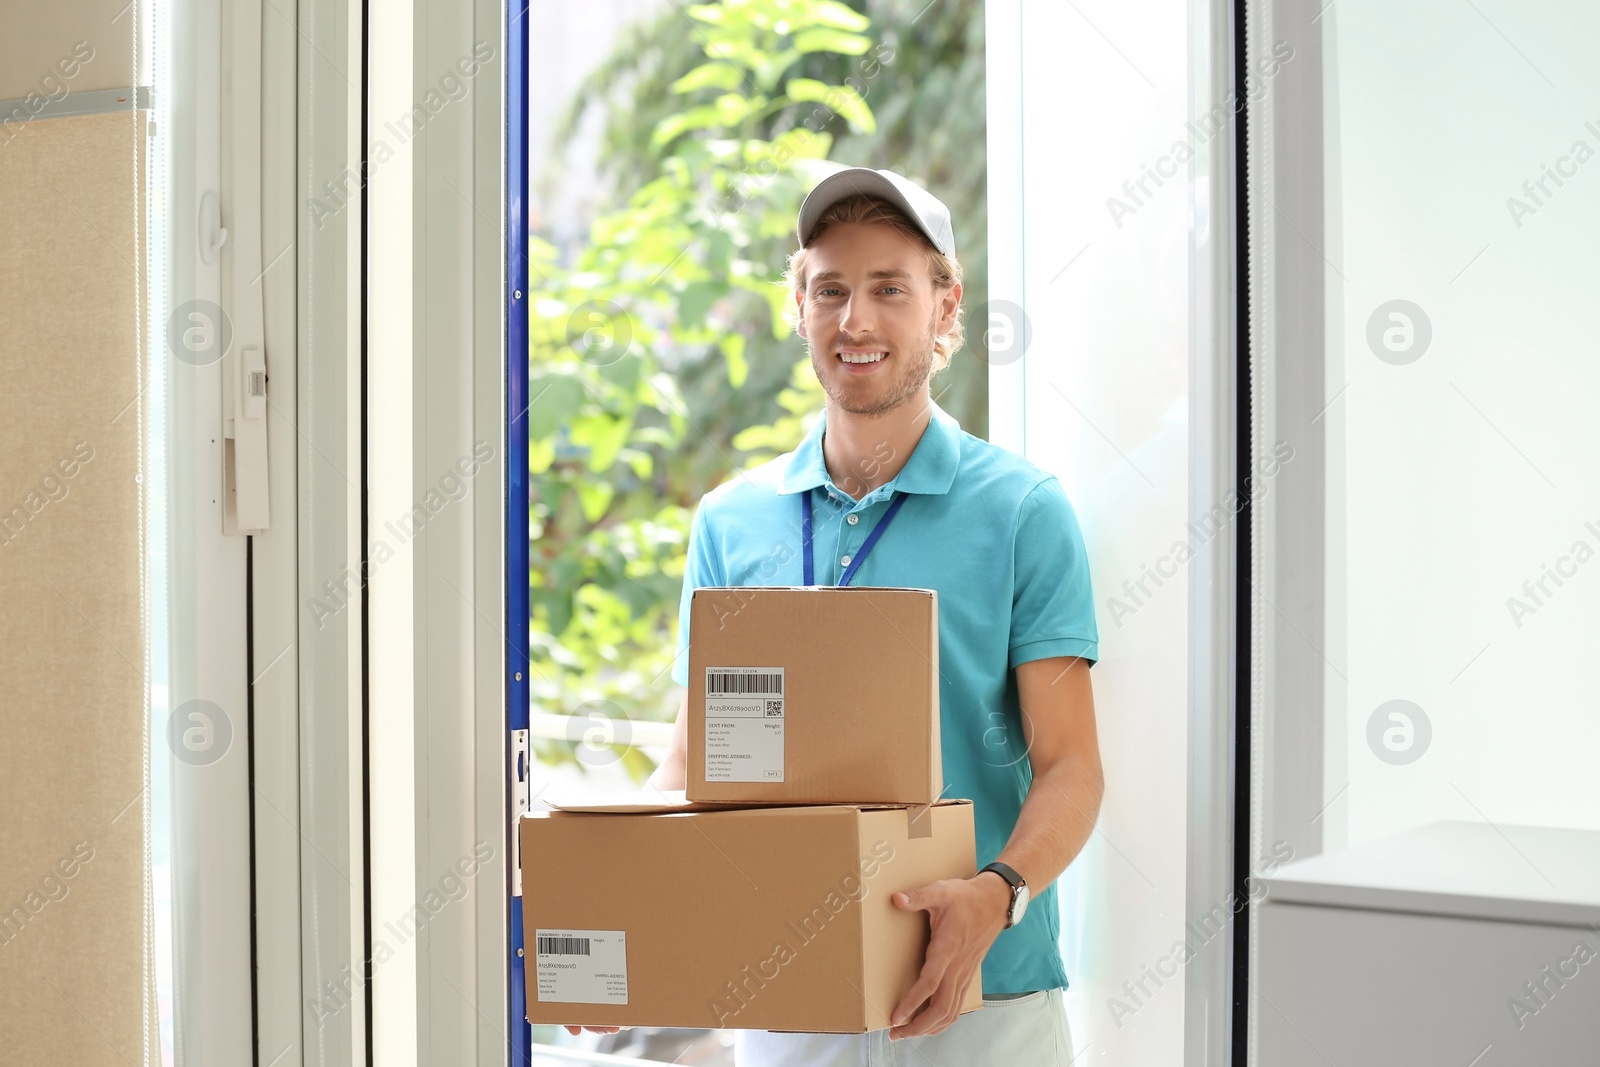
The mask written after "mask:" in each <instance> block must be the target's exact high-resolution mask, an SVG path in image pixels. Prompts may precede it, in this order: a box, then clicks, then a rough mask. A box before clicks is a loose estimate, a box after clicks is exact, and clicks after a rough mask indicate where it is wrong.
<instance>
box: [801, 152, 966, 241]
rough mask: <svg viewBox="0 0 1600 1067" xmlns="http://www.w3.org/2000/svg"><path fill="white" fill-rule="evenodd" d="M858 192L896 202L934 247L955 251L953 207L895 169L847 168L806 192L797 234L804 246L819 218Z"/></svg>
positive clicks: (814, 230) (812, 235)
mask: <svg viewBox="0 0 1600 1067" xmlns="http://www.w3.org/2000/svg"><path fill="white" fill-rule="evenodd" d="M858 194H864V195H866V196H877V197H882V198H883V199H885V200H887V201H889V202H890V203H891V204H894V205H895V206H897V207H898V208H900V210H901V211H904V212H905V213H906V216H907V217H908V218H909V219H911V221H912V222H914V223H916V224H917V228H918V229H920V230H921V231H922V232H923V234H924V235H925V236H926V237H927V238H928V240H929V241H930V242H932V244H933V247H935V248H937V249H938V250H939V251H941V252H943V253H944V254H945V255H947V256H954V255H955V254H956V235H955V230H954V229H952V228H951V226H950V209H949V208H947V207H945V206H944V203H943V202H942V201H940V200H939V198H938V197H936V196H934V195H933V194H932V193H930V192H928V191H927V190H926V189H924V188H923V187H922V186H920V185H918V184H917V183H916V182H914V181H912V180H911V179H910V178H907V177H905V176H903V175H900V174H896V173H895V172H894V171H892V170H872V169H870V168H868V167H847V168H846V169H844V170H841V171H837V172H836V173H833V174H830V175H828V176H827V177H826V178H824V179H822V180H821V181H820V182H818V183H817V185H816V188H814V189H812V190H811V192H810V193H808V194H806V199H805V203H803V204H801V205H800V221H799V224H798V225H797V226H796V227H795V234H796V236H798V237H799V238H800V247H802V248H804V247H805V246H806V245H807V244H809V243H810V242H811V238H813V237H814V236H816V228H817V220H818V219H820V218H822V213H823V212H825V211H827V210H828V208H830V207H832V206H833V205H834V204H837V203H838V202H839V201H841V200H844V199H847V198H849V197H852V196H856V195H858Z"/></svg>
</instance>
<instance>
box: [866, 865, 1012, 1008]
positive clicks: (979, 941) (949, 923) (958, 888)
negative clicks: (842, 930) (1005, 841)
mask: <svg viewBox="0 0 1600 1067" xmlns="http://www.w3.org/2000/svg"><path fill="white" fill-rule="evenodd" d="M894 905H895V907H897V908H899V909H900V910H901V911H926V912H927V913H928V924H929V927H930V931H929V937H928V953H927V956H926V957H924V959H923V963H922V973H921V974H919V975H918V976H917V980H916V982H915V983H913V984H912V986H911V989H910V990H909V991H908V992H907V993H906V995H905V997H904V998H902V999H901V1001H900V1003H899V1004H897V1005H895V1009H894V1013H893V1014H892V1015H891V1016H890V1022H892V1023H893V1024H894V1025H892V1026H890V1027H889V1037H890V1039H891V1040H899V1039H900V1038H903V1037H921V1036H924V1035H927V1034H937V1033H938V1032H939V1031H941V1030H943V1029H944V1028H945V1027H947V1026H949V1025H950V1024H951V1023H953V1022H955V1021H956V1019H957V1018H959V1017H960V1015H961V1000H962V997H963V996H964V995H965V994H966V991H967V986H968V985H970V984H971V983H972V982H974V981H976V980H977V977H978V969H979V967H981V966H982V964H983V957H984V955H985V954H986V953H987V952H988V951H989V946H990V945H992V944H994V939H995V938H996V937H998V936H999V935H1000V931H1001V930H1003V929H1004V928H1005V925H1006V911H1007V910H1008V909H1009V908H1010V906H1011V887H1010V886H1009V885H1007V884H1006V880H1005V879H1004V878H1001V877H1000V876H999V875H997V874H995V873H993V872H989V873H987V874H985V873H982V872H980V873H978V874H976V875H974V876H973V877H971V878H946V879H943V880H941V881H938V882H933V883H931V884H929V885H925V886H923V887H922V888H921V889H913V890H911V891H910V892H909V893H896V894H895V895H894ZM924 1003H926V1005H927V1006H926V1007H923V1005H924ZM918 1008H922V1011H921V1013H920V1014H918V1012H917V1009H918ZM913 1015H915V1016H916V1017H915V1018H912V1016H913Z"/></svg>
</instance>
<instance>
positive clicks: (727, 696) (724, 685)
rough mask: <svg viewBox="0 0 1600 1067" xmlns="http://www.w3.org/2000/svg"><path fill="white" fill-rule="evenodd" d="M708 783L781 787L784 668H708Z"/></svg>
mask: <svg viewBox="0 0 1600 1067" xmlns="http://www.w3.org/2000/svg"><path fill="white" fill-rule="evenodd" d="M706 781H708V782H781V781H783V668H782V667H707V668H706Z"/></svg>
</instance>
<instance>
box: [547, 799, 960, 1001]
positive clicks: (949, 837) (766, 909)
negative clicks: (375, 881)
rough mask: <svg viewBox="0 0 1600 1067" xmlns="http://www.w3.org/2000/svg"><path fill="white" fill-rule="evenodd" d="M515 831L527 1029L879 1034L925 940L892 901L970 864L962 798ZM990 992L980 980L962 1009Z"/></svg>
mask: <svg viewBox="0 0 1600 1067" xmlns="http://www.w3.org/2000/svg"><path fill="white" fill-rule="evenodd" d="M591 806H594V807H600V808H602V809H605V808H607V807H608V806H607V805H604V804H598V805H591ZM519 832H520V833H521V835H522V838H521V846H522V906H523V922H524V936H525V942H526V946H527V948H526V956H525V957H524V960H525V963H526V971H527V990H528V1019H529V1021H531V1022H534V1023H556V1024H569V1025H575V1024H584V1025H589V1026H686V1027H702V1026H703V1027H714V1028H720V1027H737V1028H741V1029H760V1030H797V1031H807V1032H834V1033H864V1032H866V1031H868V1030H876V1029H881V1028H883V1027H886V1026H888V1025H889V1017H888V1016H889V1013H890V1012H891V1011H893V1010H894V1007H895V1005H896V1004H897V1003H898V1002H899V1000H900V998H901V997H902V996H904V995H905V993H906V991H907V990H908V989H910V988H911V984H912V983H913V982H914V981H915V980H916V976H917V974H918V973H919V972H920V970H921V967H922V962H923V953H924V951H925V950H926V948H927V938H928V921H927V916H926V913H923V912H906V911H902V910H900V909H899V908H896V907H895V906H894V905H893V903H892V902H891V899H890V897H891V894H893V893H895V892H897V891H899V890H904V889H914V888H916V887H918V886H922V885H926V884H927V883H929V882H932V881H935V880H937V879H940V878H957V877H970V876H971V875H972V874H974V873H975V868H976V862H977V861H976V854H975V850H974V845H973V827H972V805H971V803H970V802H968V801H964V800H962V801H945V802H942V803H940V804H938V805H936V806H934V807H931V808H920V809H912V808H892V807H881V808H872V807H866V806H846V805H813V806H802V807H760V808H724V809H712V810H708V809H707V806H705V805H694V804H689V805H682V806H679V807H673V806H670V805H656V804H649V803H645V804H637V805H626V804H624V805H620V806H611V808H610V810H601V811H595V812H583V811H573V810H565V811H552V812H533V813H530V814H528V815H526V816H524V817H523V819H522V825H521V827H520V828H519ZM981 997H982V991H981V989H980V982H979V981H978V980H976V979H974V981H973V982H972V984H971V986H970V987H969V989H968V990H967V996H966V1000H965V1003H964V1006H963V1010H964V1011H970V1010H972V1009H975V1008H978V1007H979V1006H980V1003H981Z"/></svg>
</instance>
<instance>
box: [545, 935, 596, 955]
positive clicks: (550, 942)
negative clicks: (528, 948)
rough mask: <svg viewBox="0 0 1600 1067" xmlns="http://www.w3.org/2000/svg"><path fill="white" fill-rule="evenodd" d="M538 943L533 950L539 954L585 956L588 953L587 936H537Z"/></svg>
mask: <svg viewBox="0 0 1600 1067" xmlns="http://www.w3.org/2000/svg"><path fill="white" fill-rule="evenodd" d="M538 942H539V944H538V945H537V946H536V947H535V950H534V951H536V952H537V953H538V954H539V955H541V956H587V955H588V954H589V939H588V938H587V937H545V936H543V935H541V936H540V937H539V938H538Z"/></svg>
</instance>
